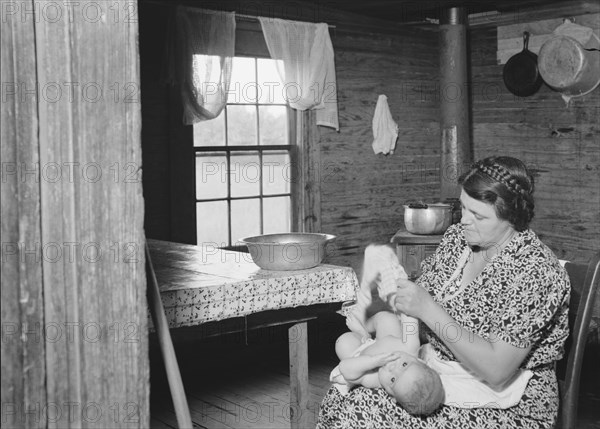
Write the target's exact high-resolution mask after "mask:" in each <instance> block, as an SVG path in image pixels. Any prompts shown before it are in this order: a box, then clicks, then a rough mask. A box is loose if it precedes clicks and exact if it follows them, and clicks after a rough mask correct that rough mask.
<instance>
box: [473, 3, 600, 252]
mask: <svg viewBox="0 0 600 429" xmlns="http://www.w3.org/2000/svg"><path fill="white" fill-rule="evenodd" d="M551 18H552V17H548V16H547V15H546V18H545V19H551ZM495 33H496V29H495V28H489V29H485V28H476V29H471V32H470V40H471V47H472V50H475V51H477V52H479V53H480V54H481V56H480V57H479V61H478V62H477V63H472V66H471V67H472V68H471V76H472V79H473V81H472V86H473V87H474V88H477V87H479V88H489V89H490V91H491V89H494V88H495V90H497V93H496V95H493V92H489V94H488V96H487V97H484V96H473V97H472V112H473V113H472V118H473V145H474V152H475V159H479V158H483V157H486V156H490V155H506V154H509V155H512V156H515V157H518V158H520V159H522V160H523V161H525V163H526V164H529V165H531V166H533V168H534V169H535V170H537V172H538V176H537V178H536V191H535V198H536V215H535V217H534V220H533V222H532V228H533V229H534V231H536V232H537V233H538V234H539V235H540V237H542V240H543V241H544V242H545V243H546V244H548V245H549V246H550V248H551V249H552V250H553V251H554V252H555V253H556V254H557V255H558V256H559V257H560V258H562V259H569V260H574V261H579V262H585V261H586V258H587V257H588V256H587V255H589V252H591V251H593V250H597V249H598V242H600V119H599V118H600V91H599V90H598V89H596V90H595V91H593V92H592V93H590V94H588V95H586V96H584V97H579V98H575V99H572V100H571V103H570V105H569V106H566V105H565V102H564V101H563V100H562V98H561V97H560V94H559V93H557V92H555V91H553V90H551V89H550V88H548V87H547V86H546V85H543V86H542V88H541V89H540V91H539V92H538V93H536V94H534V95H533V96H531V97H527V98H519V97H516V96H513V95H512V94H510V93H509V92H508V91H507V90H506V88H505V87H504V84H503V81H502V66H499V65H495V62H496V56H495V55H496V54H495V52H493V51H492V50H490V49H487V48H486V45H489V44H492V45H493V46H495V43H496V40H495V38H496V36H495Z"/></svg>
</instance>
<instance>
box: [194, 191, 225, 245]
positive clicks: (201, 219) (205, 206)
mask: <svg viewBox="0 0 600 429" xmlns="http://www.w3.org/2000/svg"><path fill="white" fill-rule="evenodd" d="M196 228H197V234H198V244H199V245H201V244H203V243H213V244H214V245H215V246H217V247H223V246H227V245H228V244H229V242H228V241H229V237H228V234H227V228H228V225H227V201H212V202H207V203H196Z"/></svg>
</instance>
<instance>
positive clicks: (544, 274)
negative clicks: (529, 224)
mask: <svg viewBox="0 0 600 429" xmlns="http://www.w3.org/2000/svg"><path fill="white" fill-rule="evenodd" d="M466 247H467V243H466V241H465V239H464V235H463V229H462V225H460V224H457V225H453V226H451V227H450V228H449V229H448V230H447V231H446V234H445V235H444V238H443V240H442V242H441V243H440V245H439V247H438V249H437V250H436V253H435V254H433V255H431V256H430V257H429V258H428V259H427V260H425V261H423V264H422V268H423V274H422V276H421V277H420V278H419V279H418V280H417V283H418V284H419V285H421V286H422V287H424V288H426V289H427V290H428V291H429V293H430V294H431V295H432V296H433V298H434V300H435V301H436V302H438V303H439V304H440V305H441V306H442V307H444V309H445V310H446V311H447V312H448V313H449V314H450V316H452V318H453V319H454V320H455V321H456V323H457V324H460V325H461V326H463V327H464V328H465V329H466V330H467V331H469V332H471V333H473V334H477V335H479V336H481V337H483V338H486V339H489V338H490V335H495V336H497V337H498V338H500V339H502V340H503V341H506V342H507V343H509V344H512V345H514V346H517V347H528V346H532V348H531V351H530V352H529V354H528V355H527V357H526V358H525V360H524V361H523V363H522V364H521V367H522V368H527V369H530V370H532V371H533V377H532V378H531V380H530V381H529V383H528V385H527V388H526V389H525V392H524V394H523V396H522V398H521V401H520V402H519V404H517V405H516V406H514V407H511V408H508V409H493V408H470V409H467V408H457V407H451V406H443V407H441V408H440V409H439V410H438V411H436V412H435V413H434V414H431V415H429V416H427V417H420V416H419V417H415V416H411V415H410V414H408V413H407V412H406V411H404V410H403V409H402V408H401V407H400V406H399V405H398V404H397V403H396V401H395V400H394V399H393V398H392V397H390V396H389V395H388V394H387V393H386V392H385V391H384V390H383V389H366V388H363V387H358V388H355V389H354V390H352V391H351V392H350V394H348V395H346V396H341V395H340V394H339V392H338V391H337V390H336V389H335V388H331V389H329V391H328V392H327V394H326V396H325V398H324V399H323V402H322V404H321V409H320V412H319V421H318V423H317V428H318V429H326V428H348V429H354V428H372V429H383V428H394V429H400V428H407V429H414V428H436V429H440V428H456V429H470V428H473V429H482V428H486V429H487V428H498V429H504V428H517V427H518V428H552V427H553V426H554V423H555V420H556V417H557V414H558V404H559V394H558V386H557V381H556V375H555V372H554V362H555V361H556V360H559V359H561V358H562V355H563V346H564V342H565V340H566V338H567V336H568V303H569V296H570V284H569V279H568V276H567V274H566V271H565V270H564V269H563V268H562V267H561V266H560V264H559V262H558V260H557V258H556V256H555V255H554V254H553V253H552V251H551V250H550V249H549V248H548V247H547V246H546V245H544V244H543V243H542V242H541V241H540V240H539V238H538V237H537V236H536V235H535V233H534V232H532V231H531V230H526V231H524V232H521V233H518V234H517V235H515V236H514V237H513V239H512V240H511V242H510V243H509V244H508V245H507V246H506V247H505V248H504V249H503V250H502V251H501V252H500V253H498V254H497V255H495V256H494V257H493V258H492V259H491V261H490V263H488V265H487V266H486V267H485V268H484V270H483V272H482V273H481V274H480V275H479V276H478V277H477V278H476V279H475V280H473V281H472V282H471V283H470V284H468V285H467V286H466V287H465V288H464V289H462V290H461V291H460V292H459V293H454V294H449V293H448V290H446V287H447V286H446V282H447V281H448V280H449V279H450V278H451V276H452V275H453V273H454V272H455V271H456V269H457V266H458V263H459V259H460V256H461V254H462V253H463V251H464V250H465V249H466ZM433 328H434V329H429V328H426V336H427V340H428V341H429V342H430V343H431V344H432V345H433V347H434V348H435V350H436V353H437V354H438V356H439V357H440V358H441V359H445V360H456V359H455V357H454V355H453V354H452V352H450V350H449V349H448V348H447V347H446V346H445V344H444V343H443V342H442V340H441V339H440V337H444V338H446V339H447V341H453V340H454V339H456V340H457V339H458V338H456V335H458V332H460V331H458V330H457V329H456V327H454V328H453V327H452V326H443V327H440V326H437V327H433ZM453 335H454V337H453Z"/></svg>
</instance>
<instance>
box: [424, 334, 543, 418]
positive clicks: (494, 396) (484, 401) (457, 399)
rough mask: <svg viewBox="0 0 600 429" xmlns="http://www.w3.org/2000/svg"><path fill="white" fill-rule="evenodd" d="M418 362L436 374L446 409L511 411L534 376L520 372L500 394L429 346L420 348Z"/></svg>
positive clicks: (526, 371)
mask: <svg viewBox="0 0 600 429" xmlns="http://www.w3.org/2000/svg"><path fill="white" fill-rule="evenodd" d="M419 354H420V358H421V359H422V360H423V361H424V362H425V363H426V364H427V365H429V367H430V368H431V369H433V370H434V371H436V372H437V373H438V374H439V375H440V378H441V380H442V385H443V386H444V391H445V400H444V404H445V405H450V406H453V407H459V408H502V409H505V408H510V407H513V406H515V405H517V404H518V403H519V401H520V400H521V397H522V396H523V392H524V391H525V388H526V387H527V383H528V382H529V379H530V378H531V377H532V375H533V373H532V372H531V371H529V370H519V372H518V373H517V375H516V376H515V378H513V380H512V381H511V383H510V384H509V385H508V386H506V387H504V389H502V390H494V389H492V388H491V387H490V386H488V385H487V384H486V383H484V382H482V381H480V380H478V379H477V378H476V377H475V376H474V375H473V374H471V373H470V372H469V371H467V370H466V369H465V368H464V367H463V366H462V365H461V364H460V363H458V362H450V361H444V360H441V359H440V358H438V357H437V355H436V352H435V350H434V349H433V347H432V346H431V344H424V345H423V346H421V350H420V353H419Z"/></svg>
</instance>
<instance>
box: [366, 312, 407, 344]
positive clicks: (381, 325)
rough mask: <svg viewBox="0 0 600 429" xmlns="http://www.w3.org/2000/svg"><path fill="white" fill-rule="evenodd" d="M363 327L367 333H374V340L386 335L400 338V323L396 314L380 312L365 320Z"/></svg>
mask: <svg viewBox="0 0 600 429" xmlns="http://www.w3.org/2000/svg"><path fill="white" fill-rule="evenodd" d="M365 327H366V328H367V330H368V331H369V332H375V338H383V337H385V336H388V335H391V336H394V337H398V338H402V323H401V322H400V319H399V318H398V315H397V314H396V313H392V312H389V311H380V312H379V313H376V314H375V315H373V316H372V317H371V318H370V319H369V320H367V323H366V325H365Z"/></svg>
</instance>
